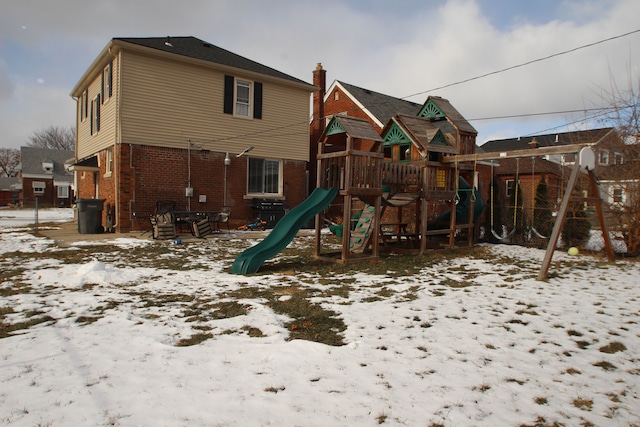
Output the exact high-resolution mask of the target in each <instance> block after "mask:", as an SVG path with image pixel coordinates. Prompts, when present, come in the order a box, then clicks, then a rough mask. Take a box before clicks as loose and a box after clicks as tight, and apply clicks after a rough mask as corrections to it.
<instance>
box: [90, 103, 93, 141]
mask: <svg viewBox="0 0 640 427" xmlns="http://www.w3.org/2000/svg"><path fill="white" fill-rule="evenodd" d="M93 104H94V103H93V102H92V103H91V116H90V117H89V135H93Z"/></svg>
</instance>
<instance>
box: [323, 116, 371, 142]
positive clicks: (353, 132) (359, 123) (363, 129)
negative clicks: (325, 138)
mask: <svg viewBox="0 0 640 427" xmlns="http://www.w3.org/2000/svg"><path fill="white" fill-rule="evenodd" d="M332 120H335V121H337V122H338V123H339V124H340V126H341V127H342V129H344V131H345V132H346V133H347V134H348V135H349V136H350V137H352V138H359V139H366V140H371V141H379V142H382V138H381V137H380V135H378V132H376V130H375V129H374V128H373V127H372V126H371V123H369V121H368V120H366V119H362V118H359V117H352V116H342V115H339V116H334V117H333V119H332ZM331 127H332V126H331V123H329V126H328V127H327V129H330V128H331Z"/></svg>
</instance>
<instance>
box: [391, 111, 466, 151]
mask: <svg viewBox="0 0 640 427" xmlns="http://www.w3.org/2000/svg"><path fill="white" fill-rule="evenodd" d="M392 120H393V121H394V122H395V123H397V124H398V125H399V126H400V127H401V128H403V130H404V132H405V133H407V134H408V135H407V136H409V137H410V138H411V139H412V140H413V141H414V142H415V143H417V144H418V145H419V146H421V147H420V148H422V149H427V150H428V151H436V152H439V153H448V154H456V149H455V148H454V147H453V146H451V145H450V144H448V143H447V144H438V143H432V142H433V141H434V138H435V137H436V135H437V134H438V132H442V130H441V129H440V128H438V127H437V126H434V122H433V121H432V120H430V119H425V118H422V117H417V116H407V115H404V114H398V115H397V116H396V117H394V118H393V119H392ZM385 129H386V128H385ZM442 133H443V134H444V132H442ZM443 136H444V135H443Z"/></svg>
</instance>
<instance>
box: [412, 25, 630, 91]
mask: <svg viewBox="0 0 640 427" xmlns="http://www.w3.org/2000/svg"><path fill="white" fill-rule="evenodd" d="M638 32H640V29H637V30H633V31H629V32H628V33H624V34H620V35H617V36H613V37H609V38H607V39H602V40H598V41H596V42H593V43H589V44H585V45H582V46H578V47H574V48H573V49H569V50H564V51H562V52H558V53H554V54H552V55H548V56H544V57H542V58H538V59H533V60H531V61H527V62H523V63H522V64H518V65H512V66H510V67H507V68H503V69H501V70H496V71H491V72H490V73H485V74H482V75H479V76H475V77H470V78H468V79H464V80H460V81H457V82H454V83H449V84H446V85H444V86H439V87H436V88H433V89H429V90H425V91H422V92H417V93H414V94H412V95H407V96H405V97H402V98H400V99H406V98H411V97H414V96H417V95H423V94H425V93H427V92H434V91H436V90H440V89H445V88H448V87H451V86H456V85H460V84H463V83H468V82H471V81H474V80H478V79H482V78H484V77H488V76H493V75H495V74H500V73H504V72H505V71H510V70H513V69H516V68H521V67H524V66H526V65H531V64H534V63H536V62H541V61H546V60H547V59H551V58H555V57H557V56H561V55H566V54H568V53H572V52H575V51H578V50H580V49H586V48H588V47H592V46H596V45H599V44H602V43H606V42H608V41H611V40H616V39H619V38H622V37H626V36H629V35H631V34H635V33H638Z"/></svg>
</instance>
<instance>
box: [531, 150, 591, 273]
mask: <svg viewBox="0 0 640 427" xmlns="http://www.w3.org/2000/svg"><path fill="white" fill-rule="evenodd" d="M580 168H581V166H580V162H578V161H576V162H575V165H574V166H573V171H572V172H571V177H570V178H569V183H568V184H567V188H566V190H565V193H564V197H563V198H562V203H561V204H560V210H559V211H558V215H557V216H556V222H555V224H553V231H552V232H551V237H549V244H548V245H547V252H546V253H545V254H544V260H543V261H542V267H540V272H539V273H538V280H546V279H547V277H548V272H549V265H550V264H551V258H553V252H554V251H555V249H556V245H557V244H558V238H559V237H560V232H561V231H562V224H563V223H564V219H565V217H566V216H567V209H568V207H569V199H571V193H572V192H573V189H574V188H575V186H576V182H577V181H578V175H579V174H580Z"/></svg>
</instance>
